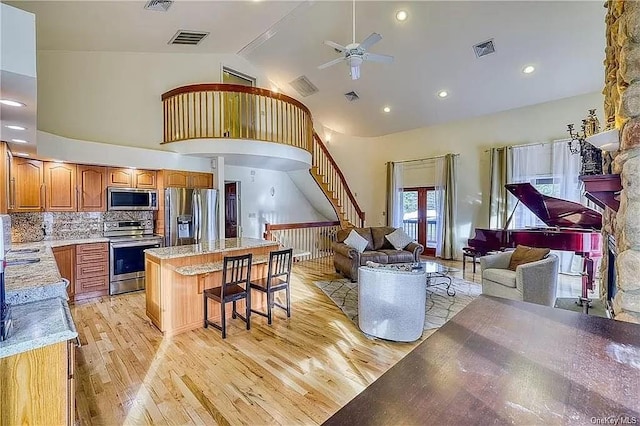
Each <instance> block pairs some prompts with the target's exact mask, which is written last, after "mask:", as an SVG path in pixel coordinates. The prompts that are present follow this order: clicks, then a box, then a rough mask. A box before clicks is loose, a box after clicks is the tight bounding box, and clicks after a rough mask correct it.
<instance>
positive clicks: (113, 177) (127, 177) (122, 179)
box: [107, 167, 133, 188]
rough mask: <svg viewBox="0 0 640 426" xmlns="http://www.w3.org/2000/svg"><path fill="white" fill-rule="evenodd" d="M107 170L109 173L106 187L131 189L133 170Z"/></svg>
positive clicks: (111, 168)
mask: <svg viewBox="0 0 640 426" xmlns="http://www.w3.org/2000/svg"><path fill="white" fill-rule="evenodd" d="M107 170H108V173H109V180H108V181H107V186H119V187H121V188H133V169H125V168H114V167H109V168H108V169H107Z"/></svg>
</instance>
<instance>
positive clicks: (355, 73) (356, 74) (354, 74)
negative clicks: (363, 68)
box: [351, 65, 360, 80]
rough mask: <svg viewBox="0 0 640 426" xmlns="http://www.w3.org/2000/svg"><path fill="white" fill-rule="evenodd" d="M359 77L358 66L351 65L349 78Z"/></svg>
mask: <svg viewBox="0 0 640 426" xmlns="http://www.w3.org/2000/svg"><path fill="white" fill-rule="evenodd" d="M359 78H360V67H359V66H357V65H355V66H353V65H352V66H351V80H357V79H359Z"/></svg>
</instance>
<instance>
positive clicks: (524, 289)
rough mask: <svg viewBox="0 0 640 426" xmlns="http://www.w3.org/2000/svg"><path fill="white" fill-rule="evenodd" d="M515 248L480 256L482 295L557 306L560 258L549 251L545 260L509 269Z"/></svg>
mask: <svg viewBox="0 0 640 426" xmlns="http://www.w3.org/2000/svg"><path fill="white" fill-rule="evenodd" d="M513 253H514V252H513V251H510V252H503V253H498V254H492V255H489V256H483V257H481V258H480V266H481V268H482V294H486V295H489V296H496V297H502V298H505V299H512V300H521V301H524V302H530V303H536V304H538V305H546V306H554V305H555V302H556V290H557V286H558V263H559V262H558V257H557V256H555V255H553V254H550V255H548V256H547V257H546V258H544V259H542V260H538V261H535V262H530V263H525V264H523V265H519V266H518V267H516V270H515V271H512V270H510V269H508V268H509V263H510V261H511V256H512V255H513Z"/></svg>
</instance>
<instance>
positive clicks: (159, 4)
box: [144, 0, 173, 12]
mask: <svg viewBox="0 0 640 426" xmlns="http://www.w3.org/2000/svg"><path fill="white" fill-rule="evenodd" d="M172 4H173V0H149V1H148V2H147V4H145V5H144V8H145V9H147V10H157V11H158V12H166V11H167V10H169V8H170V7H171V5H172Z"/></svg>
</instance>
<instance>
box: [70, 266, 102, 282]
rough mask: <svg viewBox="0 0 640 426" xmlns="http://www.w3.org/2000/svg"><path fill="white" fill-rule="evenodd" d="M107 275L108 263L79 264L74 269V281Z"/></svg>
mask: <svg viewBox="0 0 640 426" xmlns="http://www.w3.org/2000/svg"><path fill="white" fill-rule="evenodd" d="M108 275H109V262H94V263H85V264H82V265H81V264H79V263H78V266H77V269H76V280H77V281H79V280H82V279H85V278H92V277H104V276H108Z"/></svg>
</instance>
